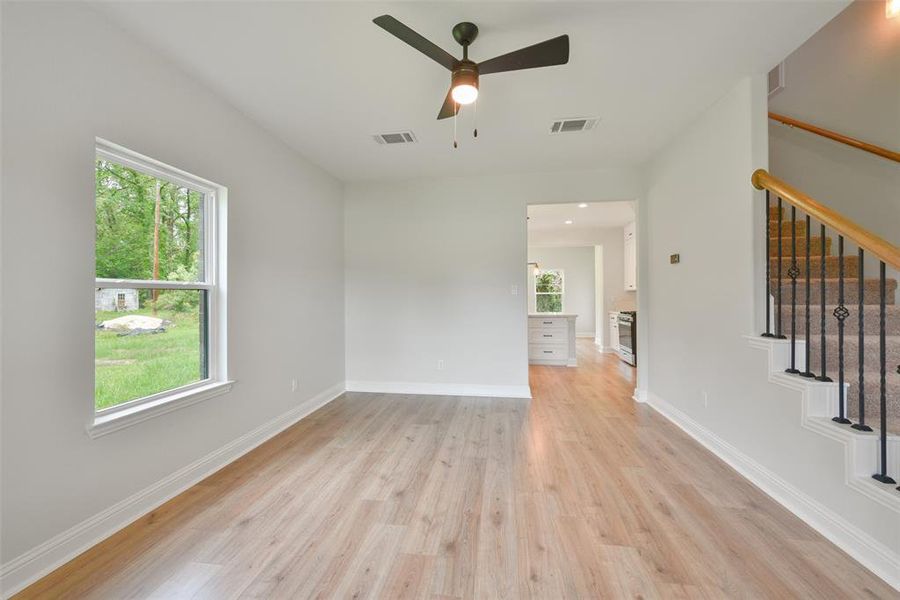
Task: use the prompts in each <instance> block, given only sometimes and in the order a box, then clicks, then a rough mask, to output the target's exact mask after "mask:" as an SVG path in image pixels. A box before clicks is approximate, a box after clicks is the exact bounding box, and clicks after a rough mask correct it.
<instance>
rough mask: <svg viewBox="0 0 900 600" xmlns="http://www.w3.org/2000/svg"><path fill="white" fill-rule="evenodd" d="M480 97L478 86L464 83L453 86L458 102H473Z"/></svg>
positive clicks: (454, 95)
mask: <svg viewBox="0 0 900 600" xmlns="http://www.w3.org/2000/svg"><path fill="white" fill-rule="evenodd" d="M477 98H478V88H477V87H475V86H474V85H471V84H468V83H463V84H460V85H458V86H456V87H455V88H453V101H454V102H456V103H457V104H472V103H473V102H475V100H476V99H477Z"/></svg>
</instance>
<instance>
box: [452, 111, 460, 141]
mask: <svg viewBox="0 0 900 600" xmlns="http://www.w3.org/2000/svg"><path fill="white" fill-rule="evenodd" d="M458 117H459V106H458V105H456V104H454V105H453V147H454V148H458V147H459V144H457V143H456V119H457V118H458Z"/></svg>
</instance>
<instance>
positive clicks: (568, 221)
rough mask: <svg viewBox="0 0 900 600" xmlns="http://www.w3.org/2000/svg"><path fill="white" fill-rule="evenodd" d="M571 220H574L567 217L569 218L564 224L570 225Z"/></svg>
mask: <svg viewBox="0 0 900 600" xmlns="http://www.w3.org/2000/svg"><path fill="white" fill-rule="evenodd" d="M573 222H574V221H572V220H571V219H569V220H567V221H566V225H571V224H572V223H573Z"/></svg>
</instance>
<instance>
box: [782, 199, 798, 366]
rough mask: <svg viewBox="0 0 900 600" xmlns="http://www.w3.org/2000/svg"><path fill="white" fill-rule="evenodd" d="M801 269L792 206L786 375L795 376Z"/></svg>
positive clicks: (795, 221)
mask: <svg viewBox="0 0 900 600" xmlns="http://www.w3.org/2000/svg"><path fill="white" fill-rule="evenodd" d="M799 274H800V269H798V268H797V207H796V206H791V268H790V269H788V277H790V278H791V366H790V368H788V369H785V372H786V373H793V374H795V375H797V374H799V373H800V369H798V368H797V276H798V275H799Z"/></svg>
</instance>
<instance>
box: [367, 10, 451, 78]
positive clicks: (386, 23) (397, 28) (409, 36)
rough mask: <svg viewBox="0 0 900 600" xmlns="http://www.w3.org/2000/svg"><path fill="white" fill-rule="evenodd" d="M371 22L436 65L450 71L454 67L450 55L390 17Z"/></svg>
mask: <svg viewBox="0 0 900 600" xmlns="http://www.w3.org/2000/svg"><path fill="white" fill-rule="evenodd" d="M372 22H373V23H375V24H376V25H378V26H379V27H381V28H382V29H384V30H385V31H387V32H388V33H390V34H391V35H394V36H396V37H398V38H400V39H401V40H403V41H404V42H406V43H407V44H409V45H410V46H412V47H413V48H415V49H416V50H418V51H419V52H421V53H422V54H424V55H425V56H427V57H428V58H430V59H431V60H433V61H434V62H436V63H438V64H439V65H443V66H444V68H446V69H448V70H450V71H452V70H453V67H455V66H456V63H457V60H456V59H455V58H453V55H452V54H450V53H449V52H447V51H446V50H444V49H443V48H441V47H440V46H438V45H437V44H434V43H432V42H430V41H428V40H427V39H425V38H424V37H422V36H421V35H419V34H418V33H416V32H415V31H413V30H412V29H410V28H409V27H407V26H406V25H404V24H403V23H401V22H400V21H398V20H397V19H395V18H394V17H392V16H391V15H381V16H380V17H375V18H374V19H372Z"/></svg>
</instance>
